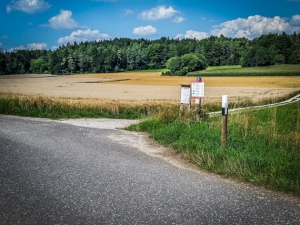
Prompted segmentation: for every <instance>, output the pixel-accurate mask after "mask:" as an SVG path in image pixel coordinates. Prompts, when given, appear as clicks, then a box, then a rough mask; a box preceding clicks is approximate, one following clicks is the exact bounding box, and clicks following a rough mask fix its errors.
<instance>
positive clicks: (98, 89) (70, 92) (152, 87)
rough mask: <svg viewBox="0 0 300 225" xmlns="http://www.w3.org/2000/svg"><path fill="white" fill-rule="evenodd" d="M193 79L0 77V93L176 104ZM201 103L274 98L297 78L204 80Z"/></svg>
mask: <svg viewBox="0 0 300 225" xmlns="http://www.w3.org/2000/svg"><path fill="white" fill-rule="evenodd" d="M194 80H195V77H168V76H161V75H160V73H157V72H149V73H137V72H135V73H111V74H84V75H69V76H54V75H49V74H47V75H43V74H29V75H28V74H27V75H5V76H0V92H3V93H16V94H28V95H42V96H48V97H49V96H50V97H66V98H90V99H106V100H118V101H119V100H121V101H135V102H149V101H161V102H163V101H170V102H179V101H180V85H181V84H190V83H191V82H192V81H194ZM203 80H204V82H205V99H204V102H205V101H206V102H212V101H220V98H221V96H222V95H224V94H226V95H229V96H230V98H231V99H235V100H238V99H242V98H250V99H252V100H253V101H258V100H261V99H265V98H276V97H278V96H282V95H286V94H289V93H291V92H294V91H296V90H299V89H300V79H299V77H205V78H203Z"/></svg>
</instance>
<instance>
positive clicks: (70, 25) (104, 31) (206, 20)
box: [0, 0, 300, 51]
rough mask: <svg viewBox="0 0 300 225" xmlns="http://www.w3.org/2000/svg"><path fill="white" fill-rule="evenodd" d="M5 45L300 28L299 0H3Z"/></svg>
mask: <svg viewBox="0 0 300 225" xmlns="http://www.w3.org/2000/svg"><path fill="white" fill-rule="evenodd" d="M0 21H1V23H0V47H1V48H3V49H7V50H8V51H11V50H13V49H55V48H57V47H58V46H60V45H62V44H66V43H68V42H70V43H73V42H74V41H77V42H81V41H86V40H88V41H90V40H103V39H110V38H111V39H114V38H122V37H127V38H132V39H139V38H145V39H150V40H153V39H159V38H160V37H169V38H180V39H181V38H196V39H198V40H201V39H203V38H207V37H209V36H211V35H215V36H220V35H221V34H223V35H224V36H227V37H246V38H249V39H252V38H255V37H258V36H260V35H261V34H268V33H282V32H283V31H285V32H286V33H288V34H290V33H293V32H294V31H296V32H300V0H155V1H154V0H1V2H0Z"/></svg>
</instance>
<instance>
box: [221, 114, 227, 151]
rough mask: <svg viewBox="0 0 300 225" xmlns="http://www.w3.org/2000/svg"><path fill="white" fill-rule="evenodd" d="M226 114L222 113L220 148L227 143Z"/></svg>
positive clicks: (224, 146)
mask: <svg viewBox="0 0 300 225" xmlns="http://www.w3.org/2000/svg"><path fill="white" fill-rule="evenodd" d="M227 118H228V116H227V115H222V140H221V146H222V148H226V143H227Z"/></svg>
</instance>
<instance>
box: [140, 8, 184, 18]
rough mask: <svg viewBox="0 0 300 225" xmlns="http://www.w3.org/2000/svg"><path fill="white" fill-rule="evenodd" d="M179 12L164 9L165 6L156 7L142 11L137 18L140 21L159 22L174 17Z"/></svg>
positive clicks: (172, 9)
mask: <svg viewBox="0 0 300 225" xmlns="http://www.w3.org/2000/svg"><path fill="white" fill-rule="evenodd" d="M179 13H180V12H179V11H177V10H175V9H174V8H173V7H171V6H170V7H169V8H166V6H164V5H163V6H157V7H156V8H152V9H150V10H145V11H142V12H141V13H140V14H139V18H140V19H142V20H161V19H168V18H172V17H174V16H176V15H177V14H179Z"/></svg>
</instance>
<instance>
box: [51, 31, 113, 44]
mask: <svg viewBox="0 0 300 225" xmlns="http://www.w3.org/2000/svg"><path fill="white" fill-rule="evenodd" d="M109 38H110V36H109V35H108V34H101V33H100V32H99V30H91V29H86V30H77V31H73V32H72V33H71V35H70V36H65V37H62V38H59V39H58V41H57V43H60V44H63V43H68V42H69V43H73V42H74V41H76V42H81V41H82V42H84V41H92V40H96V41H100V40H104V39H109Z"/></svg>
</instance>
